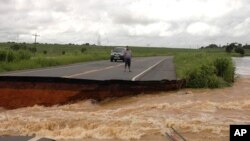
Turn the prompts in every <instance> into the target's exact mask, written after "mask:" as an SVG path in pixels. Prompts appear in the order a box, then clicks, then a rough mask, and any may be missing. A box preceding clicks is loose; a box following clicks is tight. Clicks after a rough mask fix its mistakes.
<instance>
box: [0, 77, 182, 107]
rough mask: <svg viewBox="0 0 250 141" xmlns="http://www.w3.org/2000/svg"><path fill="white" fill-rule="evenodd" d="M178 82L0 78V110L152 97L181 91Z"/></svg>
mask: <svg viewBox="0 0 250 141" xmlns="http://www.w3.org/2000/svg"><path fill="white" fill-rule="evenodd" d="M184 83H185V82H184V81H183V80H177V81H167V80H163V81H136V82H134V81H122V80H107V81H96V80H82V79H67V78H48V77H6V76H3V77H0V107H4V108H6V109H15V108H20V107H27V106H34V105H44V106H52V105H56V104H67V103H72V102H76V101H79V100H83V99H95V100H98V101H99V100H103V99H106V98H110V97H122V96H128V95H135V94H140V93H153V92H160V91H169V90H176V89H179V88H182V87H183V86H184Z"/></svg>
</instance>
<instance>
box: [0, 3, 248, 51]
mask: <svg viewBox="0 0 250 141" xmlns="http://www.w3.org/2000/svg"><path fill="white" fill-rule="evenodd" d="M249 6H250V1H248V0H219V1H218V0H188V1H187V0H168V1H166V0H136V1H135V0H122V1H117V0H105V1H104V0H84V1H83V0H71V1H67V0H42V1H37V0H1V1H0V20H1V22H0V41H2V42H3V41H10V40H11V41H17V40H18V41H20V42H33V37H32V34H33V33H38V34H40V35H41V36H40V37H39V38H38V41H39V42H50V43H53V42H57V43H85V42H89V43H96V42H97V37H98V36H99V35H101V39H102V43H103V44H108V45H129V44H131V45H141V46H144V45H147V44H150V45H151V46H169V45H171V46H173V47H185V45H187V46H197V45H204V44H206V43H219V44H223V43H227V42H230V41H239V42H250V41H249V39H250V30H249V29H250V28H249V25H250V20H249V16H250V15H249V13H250V9H249Z"/></svg>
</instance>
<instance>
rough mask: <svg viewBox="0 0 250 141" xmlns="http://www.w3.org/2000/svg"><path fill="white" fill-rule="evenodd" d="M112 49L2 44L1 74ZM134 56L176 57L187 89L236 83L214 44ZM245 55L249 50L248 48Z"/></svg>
mask: <svg viewBox="0 0 250 141" xmlns="http://www.w3.org/2000/svg"><path fill="white" fill-rule="evenodd" d="M112 48H113V47H112V46H96V45H90V44H83V45H73V44H67V45H60V44H36V45H34V44H27V43H19V44H16V43H0V72H6V71H13V70H21V69H33V68H41V67H50V66H56V65H64V64H72V63H78V62H86V61H94V60H109V54H110V51H111V49H112ZM130 48H131V49H132V50H133V56H134V57H143V56H174V58H175V59H174V63H175V65H176V72H177V77H178V78H179V79H186V80H187V87H192V88H217V87H224V86H229V85H231V84H232V83H233V81H234V65H233V63H232V59H231V56H238V55H237V54H236V53H227V52H226V51H225V48H222V47H221V48H219V47H217V46H216V47H215V45H211V46H209V47H204V48H201V49H173V48H149V47H130ZM244 54H245V55H248V54H250V53H249V50H248V49H247V48H244Z"/></svg>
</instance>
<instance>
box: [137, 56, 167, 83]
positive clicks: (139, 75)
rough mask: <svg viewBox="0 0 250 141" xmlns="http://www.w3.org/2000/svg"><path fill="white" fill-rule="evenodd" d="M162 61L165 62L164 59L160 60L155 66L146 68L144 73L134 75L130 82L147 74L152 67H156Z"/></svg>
mask: <svg viewBox="0 0 250 141" xmlns="http://www.w3.org/2000/svg"><path fill="white" fill-rule="evenodd" d="M164 60H166V58H164V59H162V60H160V61H159V62H157V63H156V64H154V65H153V66H151V67H149V68H147V69H146V70H145V71H143V72H141V73H140V74H138V75H136V76H135V77H133V78H132V81H135V80H136V79H138V78H139V77H141V76H143V75H144V74H145V73H147V72H148V71H150V70H151V69H153V68H154V67H156V66H157V65H159V64H160V63H161V62H163V61H164Z"/></svg>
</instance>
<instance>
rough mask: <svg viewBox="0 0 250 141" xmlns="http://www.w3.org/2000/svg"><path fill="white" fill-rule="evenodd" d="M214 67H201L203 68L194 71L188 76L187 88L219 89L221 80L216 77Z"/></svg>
mask: <svg viewBox="0 0 250 141" xmlns="http://www.w3.org/2000/svg"><path fill="white" fill-rule="evenodd" d="M215 71H216V69H215V67H214V66H213V65H204V64H203V65H201V67H199V68H197V69H195V70H192V71H191V72H189V74H188V75H187V76H188V78H187V87H189V88H217V87H219V85H220V80H219V78H218V77H216V75H215Z"/></svg>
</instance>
